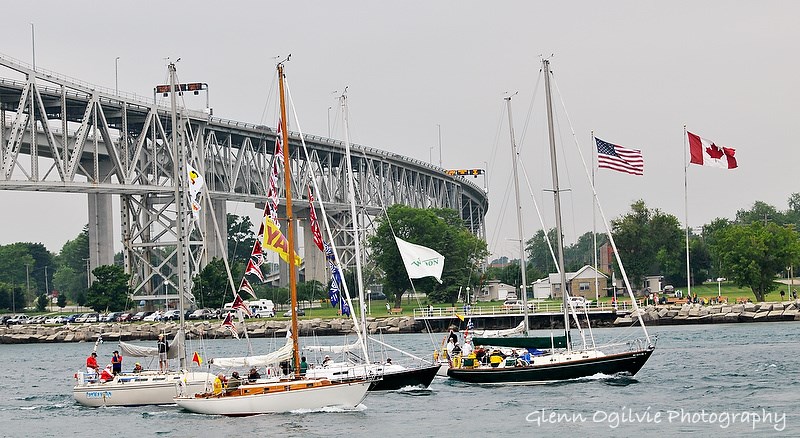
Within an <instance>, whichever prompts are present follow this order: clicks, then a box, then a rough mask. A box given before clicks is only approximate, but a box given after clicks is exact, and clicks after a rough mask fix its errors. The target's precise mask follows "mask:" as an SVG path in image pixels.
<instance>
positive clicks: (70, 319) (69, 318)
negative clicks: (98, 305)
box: [67, 313, 81, 322]
mask: <svg viewBox="0 0 800 438" xmlns="http://www.w3.org/2000/svg"><path fill="white" fill-rule="evenodd" d="M80 316H81V314H80V313H73V314H72V315H69V316H67V322H75V320H76V319H78V318H80Z"/></svg>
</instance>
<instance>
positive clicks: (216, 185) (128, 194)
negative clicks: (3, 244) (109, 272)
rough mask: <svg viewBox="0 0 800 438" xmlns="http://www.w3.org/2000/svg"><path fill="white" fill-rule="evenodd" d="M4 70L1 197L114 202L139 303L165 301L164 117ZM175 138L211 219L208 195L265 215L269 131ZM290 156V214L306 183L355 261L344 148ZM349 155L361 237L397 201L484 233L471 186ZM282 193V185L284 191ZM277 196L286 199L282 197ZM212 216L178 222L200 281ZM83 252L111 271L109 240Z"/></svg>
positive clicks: (199, 127)
mask: <svg viewBox="0 0 800 438" xmlns="http://www.w3.org/2000/svg"><path fill="white" fill-rule="evenodd" d="M0 67H5V68H6V69H7V70H8V72H10V74H11V75H17V76H19V78H18V79H6V78H3V77H2V76H0V126H2V129H0V145H2V150H0V157H1V159H2V178H0V189H4V190H31V191H45V192H78V193H88V194H90V195H92V194H96V195H118V196H120V199H121V202H120V204H121V210H122V211H121V220H122V224H121V225H122V227H121V238H122V242H123V253H124V260H125V267H126V270H127V272H129V273H131V274H132V275H133V279H134V280H133V281H134V283H133V289H134V291H135V295H136V297H137V298H141V299H157V298H164V297H166V295H167V294H168V293H167V285H171V286H172V287H174V286H175V284H176V282H175V276H176V275H178V274H179V272H181V269H180V268H179V267H178V266H176V259H177V257H176V250H177V249H176V248H177V241H178V239H179V236H178V235H177V234H176V231H175V229H176V227H175V221H176V220H177V218H178V217H179V215H178V214H177V209H178V208H186V207H176V203H175V196H174V193H175V181H174V176H173V169H174V166H175V149H174V147H173V144H172V129H173V127H172V126H171V125H172V123H171V112H170V110H169V108H168V107H167V106H164V105H163V104H162V102H158V101H157V102H153V101H152V100H151V101H148V99H146V98H142V97H139V96H135V95H130V94H126V93H115V92H114V91H113V90H106V89H103V88H100V87H94V86H88V85H86V84H83V83H81V82H80V81H76V80H72V79H69V78H65V77H63V76H61V75H58V74H56V73H52V72H48V71H45V70H41V69H37V70H36V72H34V71H33V70H32V69H31V68H29V67H28V66H26V65H25V64H24V63H21V62H19V61H15V60H11V59H9V58H6V57H2V56H0ZM178 134H179V135H178V137H179V139H180V140H179V144H180V145H185V149H184V151H185V153H186V156H187V161H188V162H189V163H190V164H192V165H193V166H194V167H195V168H197V169H198V170H199V171H200V173H201V174H202V175H204V178H205V182H206V187H207V190H208V192H207V195H208V196H207V197H206V198H205V199H204V201H205V202H204V209H205V210H206V211H208V209H210V208H211V205H212V202H209V198H210V200H211V201H240V202H251V203H254V204H258V205H261V206H263V204H264V202H265V200H266V187H267V184H268V176H269V169H270V166H271V164H272V161H273V159H274V157H273V155H272V152H273V150H274V142H275V130H274V129H272V128H270V127H267V126H263V125H254V124H249V123H242V122H236V121H231V120H224V119H220V118H215V117H211V116H209V114H208V113H207V112H203V111H192V110H187V109H181V110H180V112H179V117H178ZM303 143H305V146H306V149H307V150H308V159H306V158H307V157H306V154H305V152H304V149H303V147H302V145H303ZM289 152H290V162H289V163H288V165H289V166H291V171H292V172H291V174H292V178H293V181H292V183H293V187H295V189H294V190H293V196H294V198H297V199H295V201H294V205H295V206H296V212H295V215H296V217H297V218H300V219H301V221H302V220H303V218H306V217H307V205H308V204H307V201H303V200H304V199H305V198H306V197H307V195H306V193H307V191H306V190H307V189H306V187H307V186H308V185H309V184H310V181H311V179H312V178H313V179H315V180H316V181H317V183H318V186H319V187H320V193H319V194H318V198H319V199H321V200H322V201H323V203H324V204H325V208H326V211H327V213H328V216H329V220H330V222H331V232H332V234H333V235H334V239H335V241H336V243H337V246H338V247H339V248H341V249H342V255H343V256H342V259H343V261H344V262H345V263H346V264H351V263H352V262H353V257H354V254H353V247H354V244H353V239H352V233H351V228H352V218H351V215H350V213H349V201H348V195H347V193H348V191H347V172H346V166H345V165H344V159H345V155H344V143H343V142H341V141H339V140H333V139H328V138H322V137H318V136H314V135H309V134H305V135H303V136H302V137H301V136H300V134H298V133H290V141H289ZM351 158H352V161H353V170H354V184H355V192H356V199H357V204H358V216H359V219H360V222H361V224H360V226H361V227H362V228H364V229H366V230H369V229H370V228H371V225H372V220H373V219H374V218H375V217H377V216H378V215H379V214H380V211H381V207H382V206H384V205H385V206H389V205H393V204H396V203H400V204H405V205H409V206H412V207H418V208H452V209H456V210H458V211H460V212H461V216H462V218H463V219H464V221H465V225H466V226H467V227H468V228H469V229H470V231H472V232H473V233H475V234H477V235H481V236H484V224H483V218H484V216H485V212H486V209H487V207H488V201H487V198H486V194H485V192H484V191H483V190H482V189H481V188H479V187H478V186H476V185H475V184H472V183H471V182H469V181H467V180H465V179H464V178H462V177H457V176H450V175H447V174H445V173H444V172H443V170H442V169H439V168H436V167H433V166H431V165H429V164H428V163H424V162H421V161H418V160H414V159H409V158H406V157H403V156H400V155H398V154H394V153H391V152H386V151H382V150H378V149H374V148H370V147H365V146H361V145H352V157H351ZM281 178H283V173H281ZM279 185H280V186H281V187H283V183H282V182H281V184H279ZM280 195H281V197H282V198H283V196H284V192H283V189H281V193H280ZM217 205H219V203H217ZM319 215H320V213H319V212H318V216H319ZM211 218H212V216H211V215H210V214H205V215H201V217H200V218H199V220H196V221H189V223H187V224H185V225H186V227H185V231H184V233H185V236H182V237H183V238H184V239H186V241H187V242H189V245H188V246H189V254H187V257H185V258H186V259H187V260H188V266H187V267H185V268H184V269H185V270H188V271H189V272H197V270H198V269H199V268H200V267H201V266H202V265H204V264H205V262H206V261H207V257H208V255H209V254H211V255H218V254H219V251H221V250H224V249H221V248H224V245H218V242H220V240H219V237H221V238H222V239H221V241H222V242H224V241H225V238H226V236H225V233H226V229H225V228H226V225H225V223H224V212H217V218H218V222H221V223H219V226H220V227H221V229H220V230H219V231H217V230H216V229H215V228H214V226H213V224H212V223H211V222H212V220H211ZM90 222H91V221H90ZM90 225H91V224H90ZM365 234H366V233H365ZM363 235H364V234H362V236H363ZM90 246H93V247H94V246H97V247H98V248H105V249H104V250H103V249H101V250H98V251H97V252H93V253H92V254H90V258H91V265H92V267H96V266H99V265H101V264H108V263H110V260H109V257H110V256H113V249H112V248H113V245H112V242H111V241H109V242H104V241H101V242H90ZM215 246H219V247H218V248H217V249H216V251H215V250H211V249H210V248H212V247H215ZM363 246H364V245H362V247H363ZM189 295H190V294H189Z"/></svg>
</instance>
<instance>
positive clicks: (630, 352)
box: [447, 59, 655, 384]
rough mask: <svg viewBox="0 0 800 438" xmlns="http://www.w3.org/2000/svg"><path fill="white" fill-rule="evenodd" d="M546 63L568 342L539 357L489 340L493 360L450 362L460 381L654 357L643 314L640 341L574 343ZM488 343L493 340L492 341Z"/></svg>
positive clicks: (561, 374) (581, 373)
mask: <svg viewBox="0 0 800 438" xmlns="http://www.w3.org/2000/svg"><path fill="white" fill-rule="evenodd" d="M542 68H543V72H544V75H545V94H546V102H547V108H546V109H547V120H548V133H549V140H550V160H551V169H552V177H553V194H554V204H555V217H556V230H557V232H556V236H557V242H558V244H557V250H558V270H559V274H560V276H561V284H562V285H564V286H563V289H564V290H563V293H562V295H563V308H564V330H565V337H566V340H567V343H566V346H565V348H564V349H563V350H555V349H552V350H551V352H550V353H549V354H543V355H538V356H531V355H530V354H524V353H523V354H522V355H517V354H512V355H511V356H509V355H506V354H505V353H503V352H502V351H501V349H493V348H492V347H493V346H491V345H489V346H487V349H486V354H487V357H488V359H489V360H487V361H486V363H484V362H482V361H480V360H478V358H476V357H474V356H473V357H468V358H463V359H462V360H459V361H454V362H455V363H454V366H451V367H450V368H449V369H448V371H447V375H448V376H450V377H451V378H453V379H456V380H460V381H464V382H469V383H485V384H525V383H535V382H551V381H559V380H567V379H575V378H580V377H588V376H592V375H595V374H605V375H615V374H620V373H622V374H627V375H634V374H636V373H637V372H638V371H639V370H640V369H641V368H642V366H644V364H645V362H647V359H649V358H650V355H651V354H652V353H653V350H654V349H655V345H654V343H653V342H652V341H651V339H650V336H649V335H648V333H647V329H646V328H645V326H644V323H643V321H641V319H640V320H639V321H640V324H641V326H642V330H643V332H644V338H643V339H638V340H636V341H632V342H627V343H624V344H617V345H608V346H603V347H587V346H585V345H584V347H583V348H574V347H573V345H572V344H571V342H570V340H571V339H570V336H569V332H570V321H569V311H570V307H571V306H570V305H569V303H568V297H569V291H568V283H567V282H566V278H565V277H566V275H565V271H564V252H563V241H562V227H561V201H560V191H559V183H558V168H557V160H556V146H555V135H554V130H553V109H552V98H551V90H550V74H551V72H550V63H549V61H548V60H546V59H544V60H542ZM508 102H509V112H510V98H509V99H508ZM509 120H510V119H509ZM512 132H513V131H512ZM512 148H513V149H514V160H517V156H518V155H517V152H516V146H515V145H514V142H513V134H512ZM515 178H516V175H515ZM515 188H516V190H517V210H518V214H517V220H518V221H520V222H519V230H520V235H519V239H520V242H522V239H523V236H522V231H521V229H522V226H521V215H520V214H519V188H518V185H515ZM609 239H610V242H611V243H612V246H613V247H614V249H615V253H617V251H616V245H615V244H614V241H613V236H611V235H610V232H609ZM521 251H523V248H521ZM617 262H618V263H619V265H620V266H622V263H621V260H620V259H619V255H618V253H617ZM623 269H624V268H623ZM523 272H524V269H523ZM623 272H624V271H623ZM628 292H629V293H630V294H631V298H632V301H633V303H634V306H635V305H636V304H635V303H636V300H635V299H634V298H633V294H632V292H631V291H630V288H628ZM489 342H491V340H490V341H489ZM476 348H477V345H476ZM518 351H521V350H517V351H515V352H514V353H517V352H518ZM492 356H494V357H492Z"/></svg>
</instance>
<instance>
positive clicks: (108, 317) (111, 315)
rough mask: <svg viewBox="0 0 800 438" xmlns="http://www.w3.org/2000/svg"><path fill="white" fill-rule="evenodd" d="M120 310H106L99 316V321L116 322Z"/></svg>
mask: <svg viewBox="0 0 800 438" xmlns="http://www.w3.org/2000/svg"><path fill="white" fill-rule="evenodd" d="M121 314H122V312H108V313H106V314H105V315H102V316H100V322H116V321H117V318H119V316H120V315H121Z"/></svg>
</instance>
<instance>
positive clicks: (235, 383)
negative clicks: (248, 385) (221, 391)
mask: <svg viewBox="0 0 800 438" xmlns="http://www.w3.org/2000/svg"><path fill="white" fill-rule="evenodd" d="M241 384H242V381H241V380H240V379H239V372H238V371H234V372H233V373H232V374H231V378H230V379H228V385H227V386H226V388H225V392H228V393H231V392H234V391H236V390H237V389H239V386H241Z"/></svg>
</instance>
